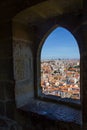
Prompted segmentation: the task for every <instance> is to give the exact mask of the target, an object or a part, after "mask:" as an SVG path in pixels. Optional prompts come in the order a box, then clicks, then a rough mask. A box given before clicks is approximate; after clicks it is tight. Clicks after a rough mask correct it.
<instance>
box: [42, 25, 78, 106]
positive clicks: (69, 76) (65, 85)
mask: <svg viewBox="0 0 87 130" xmlns="http://www.w3.org/2000/svg"><path fill="white" fill-rule="evenodd" d="M40 76H41V81H40V87H41V94H40V96H41V97H46V98H50V99H54V100H60V101H66V102H67V101H69V102H74V103H76V104H78V103H80V55H79V48H78V44H77V42H76V40H75V38H74V37H73V35H72V34H71V33H70V32H69V31H68V30H66V29H65V28H62V27H58V28H56V29H55V30H54V31H53V32H52V33H51V34H50V35H49V36H48V37H47V39H46V40H45V42H44V44H43V46H42V49H41V57H40Z"/></svg>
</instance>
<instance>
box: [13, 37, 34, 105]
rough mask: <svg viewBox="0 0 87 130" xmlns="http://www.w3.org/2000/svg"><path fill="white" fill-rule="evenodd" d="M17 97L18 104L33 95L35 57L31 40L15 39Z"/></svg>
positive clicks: (24, 102) (26, 100) (21, 103)
mask: <svg viewBox="0 0 87 130" xmlns="http://www.w3.org/2000/svg"><path fill="white" fill-rule="evenodd" d="M13 56H14V78H15V98H16V103H17V106H18V107H19V106H22V105H24V104H26V103H27V102H28V100H29V98H30V97H33V95H34V94H33V88H34V87H33V86H34V85H33V57H32V53H31V49H30V47H29V42H27V41H23V40H17V39H16V40H14V41H13Z"/></svg>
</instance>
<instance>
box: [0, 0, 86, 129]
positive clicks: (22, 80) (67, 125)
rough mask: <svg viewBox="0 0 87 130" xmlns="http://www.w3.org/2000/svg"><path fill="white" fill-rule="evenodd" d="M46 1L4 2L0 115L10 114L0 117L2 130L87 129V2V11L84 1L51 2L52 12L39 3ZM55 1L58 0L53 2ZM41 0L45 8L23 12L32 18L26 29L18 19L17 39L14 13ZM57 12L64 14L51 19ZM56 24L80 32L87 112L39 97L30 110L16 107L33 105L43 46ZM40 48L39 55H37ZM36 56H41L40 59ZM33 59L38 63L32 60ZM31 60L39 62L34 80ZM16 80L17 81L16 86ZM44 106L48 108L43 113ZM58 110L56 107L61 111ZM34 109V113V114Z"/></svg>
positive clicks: (0, 4)
mask: <svg viewBox="0 0 87 130" xmlns="http://www.w3.org/2000/svg"><path fill="white" fill-rule="evenodd" d="M41 1H43V0H9V1H8V0H7V1H6V0H1V1H0V115H2V116H5V117H1V118H0V130H73V129H74V130H87V103H86V102H87V87H86V86H87V80H86V79H87V67H86V59H87V54H86V53H87V31H86V30H87V28H86V27H84V28H85V29H84V30H83V27H81V25H82V24H86V23H87V7H86V5H87V4H85V9H84V10H83V8H81V6H82V5H81V3H82V2H83V0H67V1H65V0H58V1H57V0H56V3H54V6H53V4H52V6H51V5H50V4H49V1H47V2H46V3H45V4H43V5H46V6H47V7H49V8H50V9H53V10H54V12H53V10H51V11H50V10H49V8H46V6H45V7H43V8H41V7H42V6H40V3H39V2H41ZM52 2H55V1H54V0H52ZM57 2H58V3H57ZM36 3H39V4H38V5H39V6H40V8H41V10H42V12H41V10H38V11H36V10H35V9H37V8H34V7H33V10H31V11H30V15H28V14H26V17H25V15H22V16H23V17H22V16H21V17H22V19H24V18H25V21H26V20H27V27H22V26H20V28H19V25H20V23H21V22H24V21H21V19H19V25H18V26H16V27H15V26H14V25H13V26H14V28H15V30H16V29H17V28H18V29H17V30H16V31H15V33H16V35H15V37H16V38H17V39H20V40H19V41H18V40H17V41H16V40H15V41H14V40H13V41H12V38H13V36H12V35H13V34H14V32H12V30H13V27H12V22H13V21H12V20H13V17H14V16H15V15H16V14H17V13H19V12H20V11H23V9H25V8H27V7H30V6H33V5H34V4H36ZM47 3H48V5H47ZM39 6H38V7H39ZM55 6H56V10H55ZM58 7H59V8H58ZM55 11H56V12H57V11H58V14H59V11H60V14H59V16H58V17H56V18H55V16H52V18H51V19H49V16H50V17H51V14H53V15H54V14H55ZM84 11H85V12H84ZM43 12H46V13H43ZM50 13H51V14H50ZM36 15H37V16H36ZM38 16H39V18H38ZM83 16H84V18H83ZM16 20H17V19H16ZM33 20H35V21H36V23H35V21H34V23H33V22H32V21H33ZM40 20H41V21H40ZM43 20H44V21H43ZM83 20H85V21H83ZM82 22H83V23H82ZM39 23H40V24H39ZM25 24H26V22H25ZM56 25H57V26H59V25H61V26H63V27H66V28H67V29H69V30H70V31H71V32H72V33H73V34H76V35H75V36H76V38H77V41H78V43H79V44H78V45H79V47H80V53H81V99H82V102H81V103H82V114H81V112H79V110H73V108H72V109H71V111H69V109H70V108H69V109H66V107H61V106H59V107H58V106H57V107H54V106H55V105H53V106H51V105H48V106H47V107H45V105H46V104H45V105H43V104H42V103H40V102H39V103H37V102H35V100H34V103H33V102H32V106H31V104H28V106H26V111H24V110H22V111H21V110H18V109H17V107H18V106H20V104H22V105H24V104H25V103H28V101H29V100H28V99H29V98H30V97H32V96H31V95H33V94H31V92H32V88H33V85H34V88H35V91H36V90H37V88H36V87H37V80H38V81H40V77H39V74H37V71H39V69H40V68H38V69H37V65H38V64H39V60H38V62H37V59H39V56H40V47H41V45H42V42H43V41H44V40H45V38H46V36H47V35H49V33H50V31H51V29H53V28H55V27H54V26H56ZM25 26H26V25H25ZM28 26H31V28H32V26H33V33H34V35H33V33H31V31H29V30H28V29H29V28H28ZM78 28H80V30H78ZM21 31H22V32H21ZM28 31H29V33H28ZM30 33H31V35H30ZM28 35H29V37H28ZM29 39H30V41H31V39H33V41H34V42H32V43H30V42H29V41H28V40H29ZM78 39H79V40H78ZM26 41H28V42H29V46H27V45H26V44H27V43H26ZM14 42H15V45H16V44H17V43H18V46H16V47H14ZM30 46H31V48H33V49H32V50H33V51H31V52H32V53H33V54H32V56H31V54H30V48H29V47H30ZM19 48H20V49H19ZM14 49H16V50H17V51H16V50H15V52H17V53H18V54H15V56H16V57H14V55H13V54H14V52H13V51H14ZM26 50H27V51H28V50H29V52H28V53H26ZM37 50H38V53H39V54H37ZM19 51H20V52H19ZM37 55H38V57H36V56H37ZM26 56H27V58H26ZM28 58H29V60H28ZM32 59H33V61H34V62H32ZM28 61H31V66H32V67H33V66H34V67H33V68H34V70H33V69H31V70H33V74H34V79H33V78H32V77H33V74H32V72H30V73H31V74H30V73H28V71H30V67H29V63H30V62H29V63H28ZM13 63H14V64H13ZM25 66H26V67H25ZM28 67H29V70H28ZM39 67H40V66H39ZM26 68H27V70H26ZM23 70H24V71H23ZM13 72H14V75H13ZM29 74H30V75H29ZM37 75H38V76H37ZM28 76H29V78H32V81H30V80H29V78H28V80H27V77H28ZM14 78H15V80H16V82H15V83H16V84H15V85H14ZM30 82H31V83H30ZM38 85H39V83H38ZM15 99H16V100H15ZM30 100H31V99H30ZM17 103H18V104H17ZM47 104H48V103H47ZM38 106H39V107H38ZM42 108H43V110H44V111H42ZM54 108H56V110H55V109H54ZM58 108H59V109H58ZM27 109H28V111H27ZM29 109H30V111H31V110H33V111H32V112H29ZM54 112H55V113H57V114H56V115H55V116H54V115H53V113H54ZM66 113H67V114H66ZM81 116H82V118H83V120H82V126H83V127H82V129H81V127H80V126H81V122H80V120H78V119H81ZM7 117H9V118H10V119H8V118H7ZM12 119H13V120H12Z"/></svg>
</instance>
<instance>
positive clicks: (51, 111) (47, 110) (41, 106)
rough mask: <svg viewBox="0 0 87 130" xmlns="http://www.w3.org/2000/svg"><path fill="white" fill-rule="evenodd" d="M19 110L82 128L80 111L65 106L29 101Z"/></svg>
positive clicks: (36, 100) (35, 100)
mask: <svg viewBox="0 0 87 130" xmlns="http://www.w3.org/2000/svg"><path fill="white" fill-rule="evenodd" d="M20 110H22V111H23V112H27V113H28V112H33V113H35V114H37V115H40V116H44V117H46V118H47V119H50V120H54V121H56V122H57V121H58V122H59V121H61V122H66V123H74V124H76V125H79V126H82V114H81V110H79V109H75V108H73V107H69V106H66V105H62V104H56V103H52V102H45V101H41V100H38V99H30V100H29V103H28V104H26V105H25V106H22V107H21V108H20Z"/></svg>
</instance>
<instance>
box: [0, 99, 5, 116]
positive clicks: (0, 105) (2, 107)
mask: <svg viewBox="0 0 87 130" xmlns="http://www.w3.org/2000/svg"><path fill="white" fill-rule="evenodd" d="M0 115H5V103H4V102H3V101H0Z"/></svg>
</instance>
